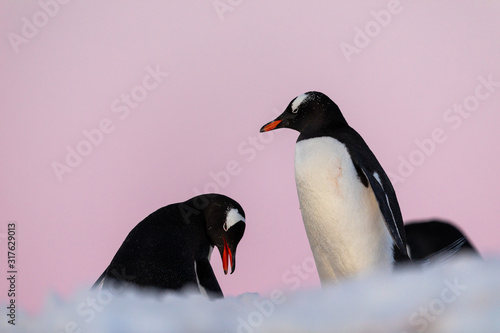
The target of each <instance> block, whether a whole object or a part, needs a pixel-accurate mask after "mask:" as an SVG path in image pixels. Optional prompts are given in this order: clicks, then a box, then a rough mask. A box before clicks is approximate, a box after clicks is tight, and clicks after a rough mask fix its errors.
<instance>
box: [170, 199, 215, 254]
mask: <svg viewBox="0 0 500 333" xmlns="http://www.w3.org/2000/svg"><path fill="white" fill-rule="evenodd" d="M204 205H205V206H206V204H203V203H198V202H193V200H188V201H186V202H183V203H181V204H180V205H179V207H178V208H179V211H180V215H181V220H182V221H183V224H184V225H185V226H186V229H187V231H188V232H189V233H191V235H192V237H191V239H193V240H194V239H196V241H195V242H193V244H200V247H199V249H198V250H197V252H198V255H197V256H198V257H208V256H209V254H210V252H211V250H210V248H211V247H213V246H214V245H213V244H212V241H211V239H210V237H209V235H208V232H207V228H208V226H207V220H206V217H205V212H204V209H203V208H204ZM200 207H201V209H200Z"/></svg>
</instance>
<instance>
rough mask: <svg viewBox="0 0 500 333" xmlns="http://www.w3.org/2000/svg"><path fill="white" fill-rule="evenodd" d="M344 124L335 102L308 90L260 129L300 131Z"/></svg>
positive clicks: (265, 130) (266, 130)
mask: <svg viewBox="0 0 500 333" xmlns="http://www.w3.org/2000/svg"><path fill="white" fill-rule="evenodd" d="M346 124H347V122H346V121H345V119H344V116H343V115H342V113H341V112H340V109H339V107H338V106H337V104H335V103H334V102H333V101H332V100H331V99H330V98H329V97H328V96H326V95H325V94H323V93H320V92H317V91H310V92H307V93H305V94H302V95H299V96H297V97H295V98H294V99H293V100H292V101H291V102H290V104H288V106H287V108H286V109H285V111H284V112H283V113H282V114H281V115H280V116H279V117H278V118H276V119H275V120H273V121H271V122H269V123H267V124H265V125H264V126H262V128H261V129H260V131H261V132H268V131H272V130H274V129H276V128H282V127H285V128H291V129H294V130H296V131H299V132H301V133H302V132H303V131H304V130H305V129H308V128H309V129H312V130H317V129H320V128H322V127H323V126H331V125H346Z"/></svg>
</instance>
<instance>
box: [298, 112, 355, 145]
mask: <svg viewBox="0 0 500 333" xmlns="http://www.w3.org/2000/svg"><path fill="white" fill-rule="evenodd" d="M346 127H349V125H348V124H347V122H346V121H345V119H343V118H342V121H340V122H339V121H338V120H335V119H329V120H325V121H320V122H314V123H309V124H308V125H307V126H305V127H304V129H302V130H301V131H299V132H300V134H299V137H298V138H297V142H299V141H302V140H307V139H311V138H316V137H322V136H333V134H334V133H335V132H336V131H339V130H342V129H344V128H346Z"/></svg>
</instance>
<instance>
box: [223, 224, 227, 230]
mask: <svg viewBox="0 0 500 333" xmlns="http://www.w3.org/2000/svg"><path fill="white" fill-rule="evenodd" d="M222 229H224V231H227V223H226V222H224V224H223V225H222Z"/></svg>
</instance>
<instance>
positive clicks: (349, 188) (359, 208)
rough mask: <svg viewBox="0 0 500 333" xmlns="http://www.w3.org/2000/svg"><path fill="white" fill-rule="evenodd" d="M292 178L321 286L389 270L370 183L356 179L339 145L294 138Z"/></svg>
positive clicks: (386, 241)
mask: <svg viewBox="0 0 500 333" xmlns="http://www.w3.org/2000/svg"><path fill="white" fill-rule="evenodd" d="M295 181H296V184H297V193H298V196H299V202H300V210H301V213H302V219H303V221H304V226H305V229H306V233H307V236H308V239H309V244H310V246H311V250H312V252H313V255H314V259H315V261H316V266H317V269H318V273H319V276H320V279H321V282H322V283H323V284H324V283H327V282H331V281H335V280H337V279H341V278H347V277H352V276H356V275H359V274H362V273H365V272H368V271H372V270H374V269H378V268H380V269H391V267H392V263H393V254H392V239H391V237H390V234H389V232H388V230H387V228H386V226H385V223H384V220H383V217H382V214H381V212H380V210H379V207H378V203H377V200H376V198H375V195H374V194H373V191H372V189H371V187H365V186H364V185H363V184H362V183H361V181H360V180H359V179H358V175H357V172H356V169H355V168H354V165H353V163H352V161H351V158H350V155H349V152H348V151H347V149H346V147H345V145H344V144H343V143H341V142H339V141H337V140H335V139H333V138H331V137H320V138H313V139H308V140H303V141H300V142H298V143H297V145H296V150H295Z"/></svg>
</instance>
